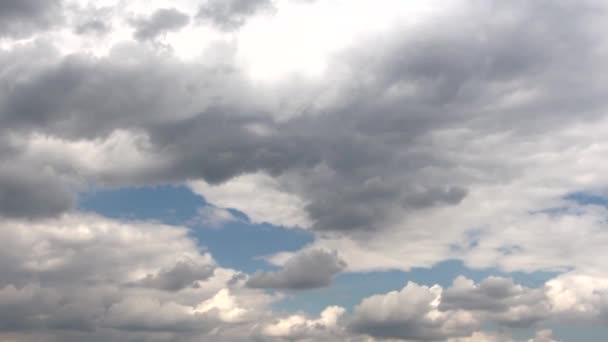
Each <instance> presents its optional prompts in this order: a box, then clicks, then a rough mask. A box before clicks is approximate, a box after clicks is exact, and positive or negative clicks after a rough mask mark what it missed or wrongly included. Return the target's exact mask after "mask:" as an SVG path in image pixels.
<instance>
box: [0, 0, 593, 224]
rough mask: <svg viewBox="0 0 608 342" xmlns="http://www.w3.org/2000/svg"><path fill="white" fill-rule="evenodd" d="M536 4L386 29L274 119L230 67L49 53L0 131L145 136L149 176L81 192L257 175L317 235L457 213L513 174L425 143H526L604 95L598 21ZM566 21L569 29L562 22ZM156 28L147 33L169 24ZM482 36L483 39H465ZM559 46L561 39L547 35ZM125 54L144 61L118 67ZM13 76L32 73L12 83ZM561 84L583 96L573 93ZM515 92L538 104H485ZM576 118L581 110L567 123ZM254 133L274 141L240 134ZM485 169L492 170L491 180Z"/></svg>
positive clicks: (104, 175) (286, 96)
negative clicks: (298, 208) (576, 62)
mask: <svg viewBox="0 0 608 342" xmlns="http://www.w3.org/2000/svg"><path fill="white" fill-rule="evenodd" d="M222 3H224V2H222ZM248 3H249V2H248ZM209 6H212V7H213V6H220V5H211V4H210V5H209ZM222 6H228V5H222ZM230 6H233V5H230ZM230 6H229V7H230ZM241 6H244V5H242V4H241V5H239V4H236V3H235V4H234V11H235V12H236V13H240V12H243V13H250V12H251V9H250V7H248V6H253V5H247V6H245V7H241ZM256 6H258V5H256ZM535 6H540V5H530V4H525V3H523V2H518V3H514V4H510V5H505V4H499V3H497V2H488V3H487V4H483V5H479V6H474V7H471V8H469V9H467V11H465V12H464V13H463V14H462V15H461V16H457V17H454V18H451V19H450V20H448V21H445V22H443V23H442V25H435V22H434V21H431V22H430V23H429V24H427V25H425V26H423V27H421V28H419V29H420V30H422V31H423V32H425V35H424V37H425V39H419V38H417V36H411V35H402V34H400V32H401V31H400V30H399V29H395V32H393V34H387V35H385V36H383V37H382V39H375V40H373V41H365V40H363V41H361V42H359V43H358V44H357V45H355V46H354V47H353V48H351V49H349V50H348V51H345V52H344V53H343V54H342V55H341V58H340V59H339V60H332V61H330V68H329V70H332V69H333V68H341V69H346V70H348V73H345V75H348V76H345V77H344V78H338V79H337V81H336V82H334V83H331V84H325V85H322V86H313V85H307V84H302V85H301V86H300V88H297V87H296V88H297V89H298V96H294V94H293V93H291V92H290V90H289V89H272V94H271V98H273V99H275V98H276V101H278V102H281V103H287V104H289V103H290V101H295V99H296V98H299V99H301V100H300V101H302V102H304V104H305V106H304V107H303V108H305V109H304V110H300V111H297V112H296V113H295V114H292V116H291V117H288V118H287V119H284V120H280V121H279V120H277V119H276V116H277V115H279V114H280V112H281V111H282V110H283V109H279V108H276V107H274V106H273V105H271V103H273V101H274V100H273V101H270V100H268V99H267V98H265V97H264V96H262V97H260V94H259V89H256V88H255V87H254V85H253V84H251V83H250V82H249V81H248V80H247V78H246V77H245V76H244V75H242V74H241V73H240V72H239V71H238V69H236V68H226V67H222V68H220V67H218V68H210V67H204V66H201V65H200V64H196V63H192V64H188V63H184V62H181V61H178V60H176V59H172V58H170V57H162V56H158V54H156V53H155V52H154V51H153V50H147V49H149V48H148V47H144V46H142V45H138V44H132V45H125V46H122V47H121V48H120V49H116V50H115V51H113V53H112V54H110V55H109V56H107V57H104V58H99V59H94V58H90V57H87V56H79V55H78V54H76V55H74V56H70V57H68V58H64V59H61V58H57V59H53V58H47V57H46V56H45V57H44V60H46V61H47V62H45V63H43V64H42V65H41V66H36V67H33V66H32V65H29V64H24V65H21V66H20V65H19V64H16V67H14V68H12V69H11V70H12V71H11V72H10V73H6V74H3V75H4V76H3V79H2V80H0V82H2V84H3V86H4V87H6V89H8V91H7V92H5V95H4V97H3V98H2V99H1V101H0V109H1V113H2V114H1V115H0V123H2V127H3V129H4V130H7V129H16V130H17V131H18V132H23V134H26V133H30V132H41V133H43V134H49V135H53V136H58V137H61V138H64V139H67V140H74V139H97V138H103V137H107V136H108V135H109V134H111V133H112V132H114V131H116V130H123V131H127V132H131V133H133V134H142V135H144V136H147V137H148V138H149V144H147V145H145V144H144V145H141V146H137V148H138V149H139V151H140V152H141V155H142V158H145V159H147V160H148V161H149V162H148V163H146V165H145V167H139V168H138V167H132V166H127V165H126V164H127V163H126V162H125V165H124V167H123V165H121V164H120V163H119V164H117V165H116V166H115V167H114V168H111V169H104V171H103V172H97V173H96V172H90V171H86V172H85V171H83V170H77V171H79V172H80V175H79V176H81V177H82V178H80V179H84V180H85V181H94V182H112V183H115V184H127V185H128V184H145V183H162V182H176V181H177V182H180V181H184V180H191V179H197V178H204V179H205V180H207V181H208V182H210V183H219V182H223V181H227V180H229V179H230V178H232V177H234V176H237V175H240V174H244V173H250V172H256V171H265V172H267V173H269V174H270V175H272V176H279V175H281V176H282V177H281V184H280V186H281V187H282V188H284V189H285V190H287V191H289V192H294V193H296V194H297V195H298V196H299V197H301V198H303V199H304V200H305V202H306V203H308V206H307V207H306V210H307V212H308V214H309V216H310V217H311V220H312V222H313V228H314V229H316V230H320V231H341V232H349V231H376V230H379V229H383V228H384V227H386V226H388V225H391V224H394V223H395V222H398V221H399V220H402V218H403V217H404V216H406V215H407V213H408V212H409V211H413V210H419V209H424V208H428V207H437V206H450V205H455V204H458V203H459V202H460V201H461V200H462V199H463V198H465V197H466V195H467V194H468V193H469V188H470V187H471V186H474V184H475V183H476V182H485V181H492V180H491V179H490V180H488V179H483V178H482V177H479V176H476V175H479V174H484V175H487V177H507V178H508V177H511V175H510V174H509V170H510V169H509V168H505V167H502V168H501V167H500V166H493V165H489V166H486V165H480V164H477V162H475V161H474V158H469V159H468V161H467V162H465V161H463V160H459V159H458V158H456V156H455V155H454V154H452V153H451V152H450V146H443V145H441V144H438V143H436V142H434V141H435V140H433V139H434V136H435V134H436V133H437V132H441V131H442V130H447V129H464V128H466V129H468V130H470V132H471V134H472V135H476V134H479V135H482V136H483V135H486V134H491V133H493V132H500V131H504V130H509V131H510V132H514V133H513V134H514V135H513V136H514V137H513V139H526V138H529V139H532V138H533V137H534V134H536V133H535V132H538V130H537V129H539V127H540V126H542V131H545V130H547V129H554V128H556V127H558V126H560V125H562V126H565V125H567V124H568V123H569V122H572V120H583V119H585V118H589V119H591V118H593V117H597V115H598V114H597V112H596V110H595V109H597V108H599V106H601V105H602V103H603V102H602V101H601V98H602V97H601V96H597V97H594V95H593V94H599V93H600V92H601V89H604V84H603V83H602V82H601V80H596V78H593V77H591V75H593V74H595V71H594V70H595V68H597V67H598V66H601V65H603V64H602V63H603V62H602V61H601V60H600V58H599V57H598V56H597V54H594V51H593V45H592V44H588V43H586V42H588V41H589V40H591V39H594V38H595V37H594V36H593V34H594V33H593V32H592V31H590V28H589V27H588V24H587V23H589V22H592V20H593V19H594V17H593V16H594V15H593V14H590V13H589V11H587V10H586V7H585V6H583V5H577V6H575V5H568V4H565V5H556V4H551V3H543V5H542V6H544V7H543V10H542V11H540V10H538V11H537V10H536V9H537V8H536V7H535ZM222 8H223V7H222ZM230 8H232V7H230ZM252 8H257V7H255V6H254V7H252ZM498 8H500V9H503V10H505V11H509V13H511V14H512V15H511V20H510V21H504V22H503V21H496V20H491V18H492V15H491V14H492V13H495V12H496V11H495V10H498ZM229 12H230V13H232V10H230V11H229ZM159 13H160V12H159ZM538 13H543V14H542V15H538ZM533 15H538V16H539V17H538V18H535V27H536V28H535V30H534V31H533V32H528V33H525V34H524V33H522V32H521V30H522V27H526V25H525V23H526V22H528V21H529V20H531V16H533ZM564 16H567V17H568V18H569V20H568V21H566V22H563V21H562V20H561V18H562V17H564ZM161 17H162V16H160V15H159V16H158V18H161ZM153 18H156V16H154V15H153V16H152V17H151V19H150V20H149V21H146V25H143V26H142V30H143V31H142V32H144V31H146V32H152V33H155V32H160V31H158V29H161V30H162V29H163V28H166V27H165V26H163V25H164V23H165V22H164V20H160V19H159V20H156V19H155V20H152V19H153ZM558 22H559V23H561V24H562V25H556V24H555V23H558ZM471 23H475V25H472V24H471ZM452 27H454V29H450V28H452ZM456 28H457V29H456ZM556 30H558V31H559V32H556ZM480 32H481V33H483V34H482V36H484V37H485V38H483V37H482V38H483V39H482V38H480V39H471V38H470V37H477V36H479V35H480ZM147 34H149V33H146V34H145V35H147ZM555 35H561V36H562V37H563V41H562V42H561V43H559V44H558V43H557V42H555V41H554V40H552V39H551V37H554V36H555ZM566 46H567V47H568V49H567V50H564V49H565V47H566ZM373 51H384V52H385V53H383V54H382V55H379V56H372V55H370V53H372V52H373ZM571 51H577V56H587V58H588V59H589V61H588V62H587V63H585V65H581V66H580V68H581V69H580V70H578V72H577V73H570V72H568V71H567V70H566V69H564V68H562V67H561V65H562V64H563V63H570V62H571V59H572V58H574V56H572V53H571ZM22 53H23V54H24V53H26V52H22ZM28 53H30V55H29V57H28V59H27V60H29V61H35V60H41V59H43V56H42V52H40V53H41V55H39V56H34V55H31V54H32V53H31V52H28ZM18 54H19V52H15V51H13V52H11V54H10V55H5V56H3V57H2V58H3V61H4V62H2V65H5V66H6V65H9V64H10V62H11V61H14V60H16V59H21V60H23V56H19V55H18ZM397 56H398V57H397ZM127 57H128V58H129V59H130V60H135V61H137V62H136V63H126V64H125V63H122V62H121V61H122V60H124V58H127ZM32 64H35V63H33V62H32ZM591 66H594V67H591ZM7 70H8V69H7ZM17 72H19V73H21V74H22V75H28V76H27V77H22V79H21V80H20V81H19V82H17V81H16V76H15V75H16V74H17ZM555 79H563V80H568V81H567V82H566V81H564V82H554V80H555ZM566 83H568V84H577V83H585V84H586V86H585V87H584V88H582V87H577V88H576V89H567V88H565V87H564V86H563V85H564V84H566ZM524 84H527V85H529V86H530V87H533V88H534V89H538V93H539V94H540V95H539V97H538V98H537V99H536V100H535V101H534V102H531V103H529V104H525V103H524V104H521V105H516V106H515V105H514V106H510V107H509V106H507V107H504V106H503V107H504V108H501V109H500V110H498V109H492V108H498V106H499V105H500V103H499V102H500V101H502V100H501V99H503V98H504V96H505V93H508V92H511V91H512V87H513V86H517V85H524ZM582 89H584V90H582ZM325 93H333V94H336V96H335V98H334V99H333V100H332V101H331V102H330V103H329V104H326V105H323V106H321V104H319V102H321V100H323V97H322V96H320V95H319V94H321V95H322V94H325ZM566 93H567V94H568V96H566V97H565V96H563V95H564V94H566ZM591 97H592V98H591ZM256 98H257V99H260V98H261V100H258V101H257V102H256V101H254V100H253V99H256ZM565 99H571V100H570V102H569V103H564V101H565ZM573 106H574V107H573ZM288 108H289V107H288ZM541 108H553V109H551V110H550V111H547V110H541ZM573 110H575V111H576V112H577V113H579V114H580V115H577V118H576V119H574V118H572V116H571V115H570V114H569V113H571V112H572V111H573ZM539 112H542V113H549V114H546V115H540V114H538V113H539ZM532 113H536V114H535V115H534V116H532V115H531V114H532ZM532 118H534V119H532ZM556 118H560V120H556ZM256 125H257V126H262V127H267V128H268V131H269V132H271V133H270V134H267V135H264V134H258V133H256V132H255V131H252V130H250V129H248V127H252V126H256ZM531 127H536V128H531ZM65 163H67V164H69V163H70V162H69V161H66V162H65ZM463 163H465V164H466V165H463ZM66 166H69V165H63V166H62V167H64V168H65V167H66ZM492 167H496V169H497V170H499V171H497V172H494V171H492V170H494V169H492V170H490V171H491V172H485V170H487V169H488V168H492ZM68 168H69V167H68ZM77 174H78V172H77ZM490 175H495V176H490Z"/></svg>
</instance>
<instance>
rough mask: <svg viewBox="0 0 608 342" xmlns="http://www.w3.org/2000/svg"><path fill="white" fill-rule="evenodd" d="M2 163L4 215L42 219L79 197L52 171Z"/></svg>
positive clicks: (1, 208) (0, 192)
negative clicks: (6, 165) (3, 164)
mask: <svg viewBox="0 0 608 342" xmlns="http://www.w3.org/2000/svg"><path fill="white" fill-rule="evenodd" d="M20 166H21V167H19V168H16V167H15V166H14V165H13V166H9V167H2V166H0V215H2V216H6V217H22V218H40V217H45V216H53V215H58V214H60V213H63V212H65V211H67V210H69V209H71V208H72V207H73V206H74V204H75V202H76V196H75V194H74V192H73V190H71V189H70V186H69V183H67V182H66V181H65V180H64V179H62V178H61V176H59V175H57V174H56V173H55V172H53V171H52V170H44V169H42V170H40V169H33V168H30V166H28V165H20Z"/></svg>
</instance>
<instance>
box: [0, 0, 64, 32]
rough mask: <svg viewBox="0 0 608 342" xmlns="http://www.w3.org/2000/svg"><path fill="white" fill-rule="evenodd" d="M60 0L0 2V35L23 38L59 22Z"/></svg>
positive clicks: (9, 0) (11, 0)
mask: <svg viewBox="0 0 608 342" xmlns="http://www.w3.org/2000/svg"><path fill="white" fill-rule="evenodd" d="M62 3H63V1H62V0H7V1H2V3H1V4H0V22H1V23H0V37H3V36H4V37H6V36H9V37H16V38H24V37H27V36H28V35H30V34H32V33H34V32H36V31H38V30H45V29H48V28H50V27H51V26H53V25H55V24H59V23H60V22H61V17H62V15H63V13H62V12H61V8H62Z"/></svg>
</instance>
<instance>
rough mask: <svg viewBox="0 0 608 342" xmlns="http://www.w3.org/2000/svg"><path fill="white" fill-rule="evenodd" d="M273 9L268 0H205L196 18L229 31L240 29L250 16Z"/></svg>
mask: <svg viewBox="0 0 608 342" xmlns="http://www.w3.org/2000/svg"><path fill="white" fill-rule="evenodd" d="M272 9H273V4H272V2H271V1H269V0H207V1H206V3H204V4H203V5H201V8H200V9H199V13H198V17H199V18H200V19H202V20H206V21H209V22H211V24H213V25H214V26H216V27H218V28H220V29H222V30H226V31H231V30H235V29H237V28H239V27H241V26H242V25H243V24H245V22H246V21H247V18H249V17H250V16H252V15H255V14H257V13H260V12H263V11H268V10H272Z"/></svg>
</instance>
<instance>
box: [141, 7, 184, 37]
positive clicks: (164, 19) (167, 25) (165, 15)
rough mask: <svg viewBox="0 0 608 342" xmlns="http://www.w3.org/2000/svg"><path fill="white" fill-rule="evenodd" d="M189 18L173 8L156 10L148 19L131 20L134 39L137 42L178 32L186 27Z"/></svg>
mask: <svg viewBox="0 0 608 342" xmlns="http://www.w3.org/2000/svg"><path fill="white" fill-rule="evenodd" d="M189 22H190V17H189V16H188V15H187V14H185V13H182V12H180V11H178V10H177V9H175V8H163V9H158V10H156V11H155V12H154V13H152V14H151V15H150V17H148V18H140V19H136V20H133V22H132V24H133V26H134V27H135V33H134V35H135V38H137V39H138V40H147V39H153V38H156V37H157V36H159V35H161V34H163V33H165V32H172V31H178V30H180V29H181V28H183V27H184V26H186V25H188V23H189Z"/></svg>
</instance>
